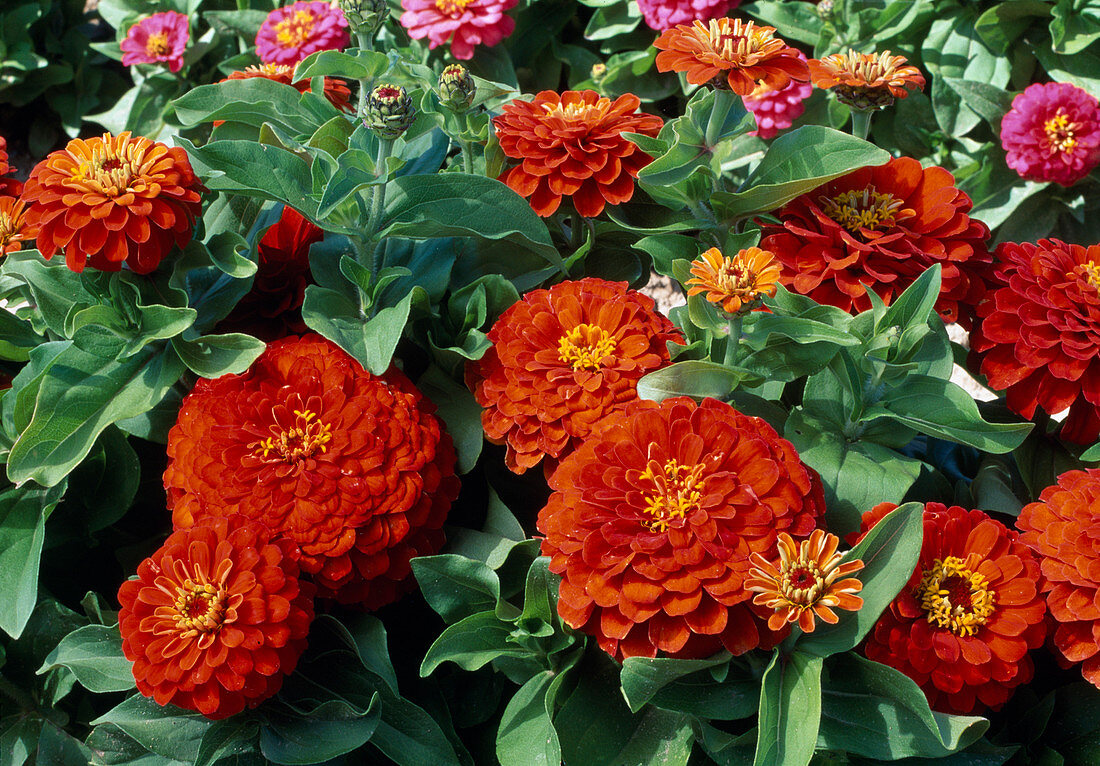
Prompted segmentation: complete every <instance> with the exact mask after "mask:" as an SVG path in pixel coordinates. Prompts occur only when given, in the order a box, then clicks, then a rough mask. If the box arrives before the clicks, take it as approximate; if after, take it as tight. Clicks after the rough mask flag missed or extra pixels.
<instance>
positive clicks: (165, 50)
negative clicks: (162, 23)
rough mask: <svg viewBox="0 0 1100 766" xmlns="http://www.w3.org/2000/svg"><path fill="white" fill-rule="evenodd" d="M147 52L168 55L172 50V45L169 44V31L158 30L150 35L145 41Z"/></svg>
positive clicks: (151, 54)
mask: <svg viewBox="0 0 1100 766" xmlns="http://www.w3.org/2000/svg"><path fill="white" fill-rule="evenodd" d="M145 52H146V53H147V54H149V55H150V56H166V55H168V54H169V53H171V52H172V46H170V45H169V44H168V33H167V32H157V33H155V34H151V35H149V39H148V40H146V41H145Z"/></svg>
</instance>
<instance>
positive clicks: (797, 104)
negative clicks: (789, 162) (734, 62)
mask: <svg viewBox="0 0 1100 766" xmlns="http://www.w3.org/2000/svg"><path fill="white" fill-rule="evenodd" d="M798 57H799V58H800V59H802V60H803V61H805V60H806V55H805V54H804V53H803V52H802V51H798ZM813 91H814V88H813V86H812V85H810V83H808V82H799V81H797V80H791V81H790V82H789V83H787V87H785V88H780V89H779V90H774V89H772V88H768V87H766V86H763V85H761V86H758V87H757V88H756V90H754V91H753V92H752V93H751V94H749V95H748V96H745V97H743V99H742V100H743V101H744V102H745V108H746V109H748V110H749V111H750V112H752V116H753V117H755V118H756V130H754V131H752V132H751V133H749V135H750V136H760V137H761V138H775V137H776V136H777V135H779V131H781V130H786V129H787V128H789V127H791V125H793V124H794V121H795V120H796V119H798V118H799V117H801V116H802V113H803V112H805V111H806V106H805V104H803V103H802V102H803V101H805V100H806V99H808V98H809V97H810V94H811V93H813Z"/></svg>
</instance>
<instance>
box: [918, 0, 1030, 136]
mask: <svg viewBox="0 0 1100 766" xmlns="http://www.w3.org/2000/svg"><path fill="white" fill-rule="evenodd" d="M976 20H977V16H976V9H975V8H973V7H972V6H971V5H967V6H966V7H963V8H959V9H958V10H956V11H954V12H953V13H951V14H949V15H943V16H940V17H939V18H937V19H936V20H935V21H934V22H932V27H931V28H930V29H929V31H928V34H927V35H926V36H925V38H924V40H923V42H922V43H921V59H922V61H923V62H924V65H925V66H926V67H927V69H928V71H929V72H931V74H932V81H931V83H930V90H931V95H932V109H933V111H934V113H935V115H936V122H938V123H939V125H940V128H942V130H943V132H944V133H946V134H947V135H949V136H956V137H961V136H965V135H966V134H967V133H969V132H970V131H971V130H973V129H974V128H975V127H976V126H977V125H978V123H980V122H981V121H982V118H981V117H980V116H979V115H978V113H977V112H976V111H974V110H973V109H971V108H970V107H969V106H967V105H966V104H964V103H963V99H962V97H961V96H960V95H959V94H958V93H957V92H956V91H955V90H954V89H953V88H952V87H951V86H950V85H949V84H948V83H947V80H946V78H948V77H953V78H955V79H957V80H971V81H975V82H981V83H987V84H989V85H992V86H994V87H997V88H1004V87H1005V86H1007V85H1008V80H1009V75H1010V70H1011V64H1010V62H1009V60H1008V58H1006V57H1004V56H997V55H996V54H994V53H993V51H991V50H990V49H989V47H988V46H986V44H985V43H984V42H983V41H982V39H981V38H980V37H979V36H978V33H977V32H975V31H974V23H975V21H976Z"/></svg>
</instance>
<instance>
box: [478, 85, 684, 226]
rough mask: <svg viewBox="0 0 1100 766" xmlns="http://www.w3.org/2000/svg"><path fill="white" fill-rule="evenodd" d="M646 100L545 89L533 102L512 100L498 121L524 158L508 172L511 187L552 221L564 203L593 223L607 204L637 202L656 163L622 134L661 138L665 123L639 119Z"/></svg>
mask: <svg viewBox="0 0 1100 766" xmlns="http://www.w3.org/2000/svg"><path fill="white" fill-rule="evenodd" d="M640 103H641V101H640V100H639V99H638V97H637V96H634V95H632V94H630V93H626V94H624V95H622V96H619V97H618V98H617V99H615V101H611V100H610V99H607V98H602V97H601V96H600V94H598V93H596V92H595V91H592V90H581V91H576V90H567V91H565V92H564V93H562V94H561V95H558V94H557V93H555V92H554V91H552V90H544V91H543V92H542V93H539V94H538V95H537V96H535V98H534V99H533V100H531V101H519V100H517V101H512V102H511V103H509V104H505V105H504V109H503V110H502V113H501V115H500V116H499V117H494V118H493V125H494V127H495V128H496V135H497V138H498V139H499V140H500V148H501V149H502V150H504V153H505V154H506V155H508V156H509V157H513V158H515V159H520V160H523V162H522V163H520V164H519V165H517V166H515V167H514V168H512V169H511V170H509V171H507V172H505V173H504V174H503V175H502V176H501V177H500V180H502V181H504V182H505V183H506V184H508V186H510V187H511V188H512V190H513V191H515V192H516V193H517V194H520V195H522V196H524V197H529V198H530V200H531V207H532V209H534V211H535V212H536V213H538V214H539V215H541V216H543V217H546V216H548V215H552V214H553V213H554V211H555V210H557V209H558V205H560V204H561V198H562V197H570V198H572V200H573V206H574V207H576V209H577V212H578V213H580V214H581V215H582V216H584V217H585V218H594V217H596V216H598V215H599V214H600V213H602V212H603V209H604V205H605V204H611V205H618V204H620V203H623V202H626V201H627V200H629V199H630V198H631V197H632V196H634V179H635V178H637V176H638V171H639V170H641V169H642V168H644V167H645V166H646V165H648V164H649V163H650V162H652V161H653V158H652V157H650V156H649V155H648V154H646V153H645V152H643V151H642V150H641V149H639V148H638V147H637V146H636V145H635V144H633V143H631V142H630V141H628V140H627V139H626V138H623V135H622V134H623V133H641V134H643V135H646V136H655V135H657V133H659V132H660V130H661V126H662V125H663V122H662V121H661V118H660V117H655V116H653V115H652V114H639V113H638V112H637V111H636V110H637V109H638V105H639V104H640Z"/></svg>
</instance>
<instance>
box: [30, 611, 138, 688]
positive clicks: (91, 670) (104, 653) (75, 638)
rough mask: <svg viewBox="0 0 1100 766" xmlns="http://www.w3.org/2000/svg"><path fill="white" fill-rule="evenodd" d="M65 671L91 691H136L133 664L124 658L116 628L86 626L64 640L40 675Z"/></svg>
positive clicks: (114, 626) (44, 664)
mask: <svg viewBox="0 0 1100 766" xmlns="http://www.w3.org/2000/svg"><path fill="white" fill-rule="evenodd" d="M57 667H66V668H68V669H69V670H71V671H72V672H73V673H74V674H75V675H76V680H77V681H79V682H80V685H81V686H83V687H84V688H85V689H87V690H88V691H92V692H121V691H126V690H128V689H132V688H134V675H133V673H132V672H131V670H130V668H131V662H130V661H129V660H128V659H126V657H125V656H124V655H123V654H122V636H121V635H119V632H118V626H117V625H85V626H84V627H83V628H79V629H77V630H75V631H73V632H72V633H70V634H69V635H67V636H65V638H63V639H61V643H60V644H58V645H57V647H56V648H54V650H53V651H52V652H50V654H49V655H48V656H47V657H46V660H45V662H43V663H42V667H40V668H39V669H38V675H42V674H43V673H45V672H46V671H48V670H50V669H52V668H57Z"/></svg>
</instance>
